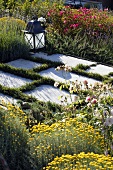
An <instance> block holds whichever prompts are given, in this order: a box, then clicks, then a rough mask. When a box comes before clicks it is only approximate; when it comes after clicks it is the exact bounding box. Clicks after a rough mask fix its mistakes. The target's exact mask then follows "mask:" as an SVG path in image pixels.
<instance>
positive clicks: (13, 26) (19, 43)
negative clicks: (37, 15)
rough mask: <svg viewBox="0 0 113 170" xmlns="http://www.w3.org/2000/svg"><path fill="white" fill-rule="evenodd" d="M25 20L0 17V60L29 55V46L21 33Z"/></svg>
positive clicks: (4, 60)
mask: <svg viewBox="0 0 113 170" xmlns="http://www.w3.org/2000/svg"><path fill="white" fill-rule="evenodd" d="M25 25H26V24H25V22H24V21H21V20H20V19H14V18H11V17H3V18H0V40H1V41H0V42H1V43H0V61H1V62H6V61H11V60H14V59H18V58H22V57H24V58H26V57H27V56H29V46H28V45H27V44H26V42H25V39H24V37H23V34H22V31H21V30H22V29H24V28H25Z"/></svg>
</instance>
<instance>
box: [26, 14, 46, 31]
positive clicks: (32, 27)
mask: <svg viewBox="0 0 113 170" xmlns="http://www.w3.org/2000/svg"><path fill="white" fill-rule="evenodd" d="M26 31H27V32H29V33H32V34H38V33H43V32H45V29H44V27H43V26H42V25H41V22H40V21H38V18H37V17H33V19H32V20H31V21H29V22H28V23H27V26H26Z"/></svg>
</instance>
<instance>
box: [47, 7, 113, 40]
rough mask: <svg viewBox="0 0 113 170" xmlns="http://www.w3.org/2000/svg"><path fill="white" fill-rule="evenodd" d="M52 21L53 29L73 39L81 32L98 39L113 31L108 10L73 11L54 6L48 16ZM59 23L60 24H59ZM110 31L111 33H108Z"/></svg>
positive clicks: (85, 9)
mask: <svg viewBox="0 0 113 170" xmlns="http://www.w3.org/2000/svg"><path fill="white" fill-rule="evenodd" d="M47 16H48V17H49V18H50V19H51V21H52V27H53V29H54V30H56V31H57V32H58V33H59V34H61V35H70V34H71V36H72V37H73V36H75V35H76V33H77V32H78V31H79V30H81V31H82V32H86V33H87V34H89V35H91V36H94V37H98V36H100V35H101V34H102V35H104V34H105V33H106V34H107V35H109V34H110V33H112V31H113V25H112V24H113V20H111V19H109V15H108V12H107V11H106V10H104V11H102V10H98V9H95V8H94V9H93V8H92V9H87V8H80V9H78V10H77V9H74V10H72V9H71V8H70V7H67V6H66V7H64V8H63V9H60V8H59V7H58V6H57V5H54V7H52V8H51V9H50V10H49V11H48V15H47ZM57 23H59V24H57ZM108 31H109V32H108Z"/></svg>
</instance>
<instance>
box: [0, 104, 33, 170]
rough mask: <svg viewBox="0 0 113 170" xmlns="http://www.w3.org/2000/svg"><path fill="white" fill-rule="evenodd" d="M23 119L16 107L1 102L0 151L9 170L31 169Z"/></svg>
mask: <svg viewBox="0 0 113 170" xmlns="http://www.w3.org/2000/svg"><path fill="white" fill-rule="evenodd" d="M25 121H26V117H24V113H23V112H22V111H21V110H20V109H19V108H18V107H16V106H13V105H11V104H8V105H7V104H4V103H2V106H1V107H0V153H2V155H3V156H4V158H5V159H6V161H7V163H8V166H9V168H10V169H11V170H15V169H16V170H20V169H21V170H22V169H29V170H31V169H32V168H31V167H32V159H31V157H30V155H29V146H28V144H27V142H28V140H29V132H28V130H27V129H26V125H25ZM28 165H29V166H28Z"/></svg>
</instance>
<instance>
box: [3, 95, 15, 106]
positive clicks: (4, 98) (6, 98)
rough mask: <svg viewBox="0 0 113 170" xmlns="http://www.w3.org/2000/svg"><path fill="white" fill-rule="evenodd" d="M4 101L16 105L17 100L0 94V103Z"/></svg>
mask: <svg viewBox="0 0 113 170" xmlns="http://www.w3.org/2000/svg"><path fill="white" fill-rule="evenodd" d="M2 101H5V102H6V103H12V104H17V99H14V98H12V97H11V96H7V95H5V94H2V93H0V103H2Z"/></svg>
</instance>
